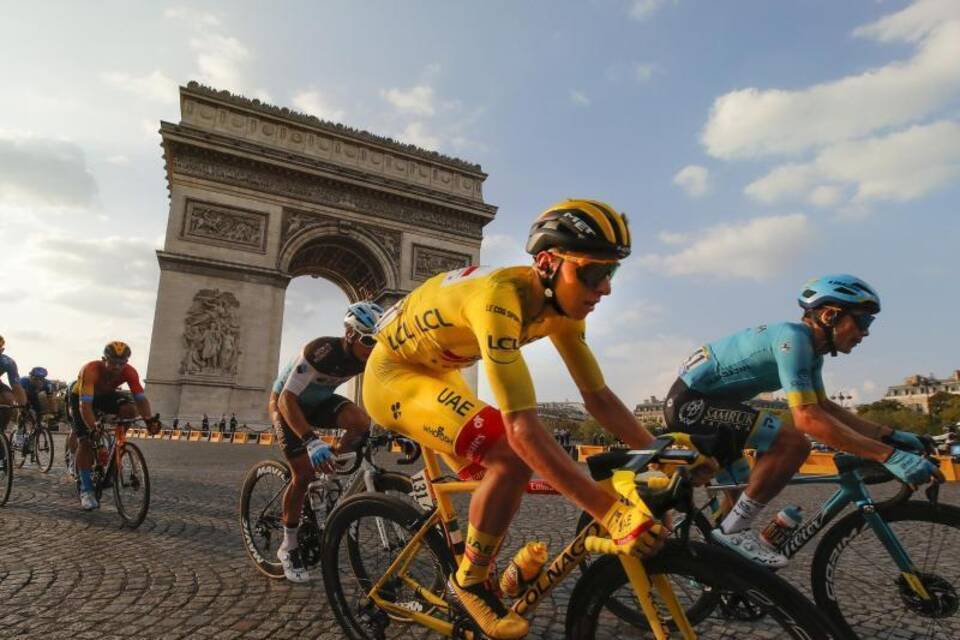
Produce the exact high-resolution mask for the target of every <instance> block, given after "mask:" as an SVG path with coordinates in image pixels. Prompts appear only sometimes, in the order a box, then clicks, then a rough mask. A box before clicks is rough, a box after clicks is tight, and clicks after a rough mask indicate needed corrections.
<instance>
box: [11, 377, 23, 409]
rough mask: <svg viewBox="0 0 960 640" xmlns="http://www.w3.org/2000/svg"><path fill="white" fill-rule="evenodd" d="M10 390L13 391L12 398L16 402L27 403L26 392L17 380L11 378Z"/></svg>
mask: <svg viewBox="0 0 960 640" xmlns="http://www.w3.org/2000/svg"><path fill="white" fill-rule="evenodd" d="M11 383H12V384H11V385H10V390H11V391H13V398H14V400H15V401H16V403H17V404H21V405H23V404H27V392H26V391H24V390H23V387H22V386H20V381H19V380H16V381H14V380H11Z"/></svg>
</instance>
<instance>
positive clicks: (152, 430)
mask: <svg viewBox="0 0 960 640" xmlns="http://www.w3.org/2000/svg"><path fill="white" fill-rule="evenodd" d="M145 422H146V424H147V433H149V434H150V435H152V436H155V435H157V434H158V433H160V429H162V428H163V425H162V424H161V423H160V420H159V418H150V419H149V420H146V421H145Z"/></svg>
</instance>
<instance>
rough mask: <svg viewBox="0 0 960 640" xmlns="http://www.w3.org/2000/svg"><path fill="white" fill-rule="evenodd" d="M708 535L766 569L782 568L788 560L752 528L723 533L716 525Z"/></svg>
mask: <svg viewBox="0 0 960 640" xmlns="http://www.w3.org/2000/svg"><path fill="white" fill-rule="evenodd" d="M710 537H712V538H713V539H714V541H716V542H719V543H720V544H722V545H723V546H725V547H726V548H727V549H731V550H732V551H736V552H737V553H739V554H740V555H741V556H743V557H744V558H747V559H748V560H751V561H753V562H754V563H756V564H759V565H760V566H762V567H766V568H768V569H782V568H783V567H785V566H787V563H788V562H789V560H788V559H787V556H785V555H783V554H782V553H780V552H779V551H777V550H776V549H774V548H773V547H772V546H771V545H770V544H769V543H767V542H766V541H765V540H762V539H761V538H760V536H758V535H757V533H756V531H754V530H753V529H744V530H743V531H737V532H736V533H724V532H723V530H722V529H720V528H719V527H718V528H716V529H714V530H713V531H711V532H710Z"/></svg>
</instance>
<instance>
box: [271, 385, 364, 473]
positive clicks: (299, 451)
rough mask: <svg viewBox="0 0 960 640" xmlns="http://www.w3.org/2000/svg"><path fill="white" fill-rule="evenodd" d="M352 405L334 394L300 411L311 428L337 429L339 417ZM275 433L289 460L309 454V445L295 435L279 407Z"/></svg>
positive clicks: (275, 421) (302, 406)
mask: <svg viewBox="0 0 960 640" xmlns="http://www.w3.org/2000/svg"><path fill="white" fill-rule="evenodd" d="M298 402H299V399H298ZM350 404H353V403H352V402H351V401H350V400H347V399H346V398H344V397H343V396H338V395H337V394H333V395H331V396H330V397H329V398H327V399H326V400H323V401H322V402H318V403H315V404H313V403H310V404H307V406H304V405H303V404H301V405H300V410H301V411H303V417H304V418H306V419H307V423H308V424H310V426H312V427H315V428H317V429H336V428H337V416H338V415H340V412H341V411H343V410H344V409H345V408H346V407H347V405H350ZM273 432H274V434H276V436H277V439H278V440H279V441H280V445H281V448H282V450H283V455H285V456H286V457H287V458H296V457H297V456H302V455H304V454H305V453H306V452H307V445H305V444H304V443H303V440H302V439H301V438H300V436H298V435H297V434H296V433H294V431H293V429H291V428H290V427H289V426H288V425H287V421H286V420H284V419H283V416H281V415H280V409H279V407H278V408H277V412H276V414H275V416H274V423H273Z"/></svg>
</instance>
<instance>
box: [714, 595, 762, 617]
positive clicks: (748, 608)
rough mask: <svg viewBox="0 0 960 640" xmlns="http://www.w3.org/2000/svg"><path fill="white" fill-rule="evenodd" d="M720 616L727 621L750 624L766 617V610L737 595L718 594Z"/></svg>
mask: <svg viewBox="0 0 960 640" xmlns="http://www.w3.org/2000/svg"><path fill="white" fill-rule="evenodd" d="M720 614H721V616H722V617H723V618H726V619H727V620H741V621H743V622H751V621H754V620H759V619H760V618H762V617H764V616H765V615H767V609H766V607H762V606H760V605H759V604H757V603H756V602H753V601H751V600H750V599H749V598H745V597H744V596H743V595H741V594H739V593H730V592H724V593H721V594H720Z"/></svg>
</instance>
